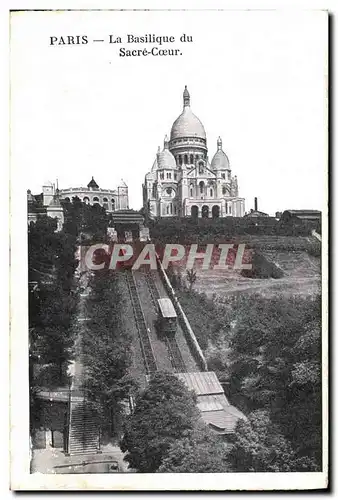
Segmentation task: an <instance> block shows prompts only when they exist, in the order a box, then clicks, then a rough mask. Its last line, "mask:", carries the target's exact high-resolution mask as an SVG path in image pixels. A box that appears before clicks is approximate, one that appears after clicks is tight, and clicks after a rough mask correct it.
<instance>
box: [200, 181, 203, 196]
mask: <svg viewBox="0 0 338 500" xmlns="http://www.w3.org/2000/svg"><path fill="white" fill-rule="evenodd" d="M199 186H200V193H201V194H203V191H204V182H203V181H201V182H200V183H199Z"/></svg>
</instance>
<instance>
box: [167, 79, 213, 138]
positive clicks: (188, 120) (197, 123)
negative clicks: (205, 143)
mask: <svg viewBox="0 0 338 500" xmlns="http://www.w3.org/2000/svg"><path fill="white" fill-rule="evenodd" d="M183 106H184V107H183V111H182V113H181V114H180V116H179V117H178V118H177V119H176V120H175V121H174V123H173V126H172V127H171V133H170V140H171V141H172V140H174V139H178V138H181V137H182V138H184V137H199V138H201V139H204V140H206V133H205V130H204V127H203V125H202V122H201V120H200V119H199V118H197V116H196V115H194V113H193V112H192V111H191V108H190V95H189V92H188V89H187V87H185V89H184V92H183Z"/></svg>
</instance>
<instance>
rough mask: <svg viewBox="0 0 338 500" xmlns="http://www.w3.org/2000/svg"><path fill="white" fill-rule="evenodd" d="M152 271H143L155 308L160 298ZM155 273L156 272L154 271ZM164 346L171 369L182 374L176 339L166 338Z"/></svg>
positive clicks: (183, 367)
mask: <svg viewBox="0 0 338 500" xmlns="http://www.w3.org/2000/svg"><path fill="white" fill-rule="evenodd" d="M153 272H154V271H149V270H148V271H145V273H144V276H145V279H146V283H147V286H148V288H149V291H150V295H151V300H152V302H153V304H154V306H155V307H156V308H157V299H159V298H160V294H159V291H158V289H157V286H156V283H155V280H154V275H153V274H152V273H153ZM155 272H156V271H155ZM165 342H166V346H167V349H168V353H169V357H170V362H171V364H172V367H173V369H174V370H175V372H177V373H184V372H186V366H185V363H184V360H183V357H182V354H181V351H180V349H179V347H178V345H177V342H176V339H175V338H174V337H172V338H169V337H166V339H165Z"/></svg>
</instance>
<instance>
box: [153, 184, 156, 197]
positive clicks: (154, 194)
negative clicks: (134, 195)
mask: <svg viewBox="0 0 338 500" xmlns="http://www.w3.org/2000/svg"><path fill="white" fill-rule="evenodd" d="M153 198H156V184H153Z"/></svg>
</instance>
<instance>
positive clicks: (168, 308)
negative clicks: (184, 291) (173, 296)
mask: <svg viewBox="0 0 338 500" xmlns="http://www.w3.org/2000/svg"><path fill="white" fill-rule="evenodd" d="M158 305H159V307H160V309H161V313H162V316H163V318H176V317H177V314H176V311H175V308H174V306H173V303H172V302H171V300H170V299H169V298H168V297H165V298H162V299H158Z"/></svg>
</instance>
